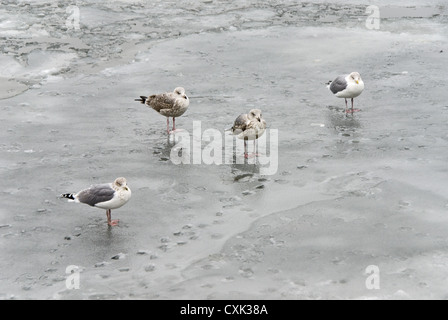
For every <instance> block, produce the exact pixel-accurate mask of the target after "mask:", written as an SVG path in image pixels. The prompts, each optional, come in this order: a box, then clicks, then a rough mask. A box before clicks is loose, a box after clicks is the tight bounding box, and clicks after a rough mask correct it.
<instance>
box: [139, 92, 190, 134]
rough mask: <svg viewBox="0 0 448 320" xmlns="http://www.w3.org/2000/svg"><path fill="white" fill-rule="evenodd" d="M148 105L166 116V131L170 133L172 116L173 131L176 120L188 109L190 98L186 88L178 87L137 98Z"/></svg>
mask: <svg viewBox="0 0 448 320" xmlns="http://www.w3.org/2000/svg"><path fill="white" fill-rule="evenodd" d="M135 101H139V102H141V103H143V104H146V105H147V106H149V107H151V108H152V109H154V110H155V111H157V112H158V113H160V114H161V115H162V116H165V117H166V131H167V132H168V133H170V117H172V118H173V131H174V130H176V125H175V121H176V118H177V117H180V116H181V115H183V114H184V113H185V111H187V109H188V106H189V105H190V100H189V99H188V97H187V95H186V94H185V89H184V88H182V87H177V88H176V89H174V90H173V92H166V93H160V94H154V95H151V96H149V97H146V96H140V99H135Z"/></svg>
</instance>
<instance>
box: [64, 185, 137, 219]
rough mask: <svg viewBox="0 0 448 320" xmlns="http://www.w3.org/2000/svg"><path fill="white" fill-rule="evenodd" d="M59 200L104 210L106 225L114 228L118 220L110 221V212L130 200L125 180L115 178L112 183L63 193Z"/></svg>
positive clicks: (129, 191)
mask: <svg viewBox="0 0 448 320" xmlns="http://www.w3.org/2000/svg"><path fill="white" fill-rule="evenodd" d="M60 197H61V198H67V199H69V200H68V201H70V202H79V203H85V204H88V205H89V206H92V207H97V208H101V209H106V216H107V224H108V225H110V226H116V225H117V224H118V220H112V218H111V210H112V209H118V208H120V207H121V206H123V205H124V204H126V202H128V201H129V199H130V198H131V189H129V187H128V186H127V183H126V179H125V178H117V179H115V181H114V182H113V183H104V184H95V185H92V186H91V187H90V188H88V189H84V190H82V191H79V192H78V193H64V194H61V195H60Z"/></svg>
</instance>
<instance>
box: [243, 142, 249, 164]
mask: <svg viewBox="0 0 448 320" xmlns="http://www.w3.org/2000/svg"><path fill="white" fill-rule="evenodd" d="M244 158H246V159H247V158H249V155H248V154H247V140H246V139H244Z"/></svg>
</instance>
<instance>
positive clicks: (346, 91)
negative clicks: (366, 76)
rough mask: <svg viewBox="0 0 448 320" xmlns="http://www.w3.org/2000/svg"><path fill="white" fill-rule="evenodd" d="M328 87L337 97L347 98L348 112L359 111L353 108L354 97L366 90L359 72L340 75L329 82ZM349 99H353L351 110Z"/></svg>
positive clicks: (346, 106)
mask: <svg viewBox="0 0 448 320" xmlns="http://www.w3.org/2000/svg"><path fill="white" fill-rule="evenodd" d="M328 88H329V89H330V91H331V92H332V93H333V94H334V95H335V96H336V97H338V98H344V99H345V112H346V113H349V112H350V113H353V112H355V111H359V110H358V109H353V99H354V98H356V97H357V96H359V95H360V94H361V92H362V91H363V90H364V82H363V81H362V79H361V75H360V74H359V73H358V72H352V73H350V74H347V75H341V76H338V77H337V78H336V79H334V80H333V81H331V82H330V83H329V85H328ZM347 99H351V100H352V108H351V111H348V105H347Z"/></svg>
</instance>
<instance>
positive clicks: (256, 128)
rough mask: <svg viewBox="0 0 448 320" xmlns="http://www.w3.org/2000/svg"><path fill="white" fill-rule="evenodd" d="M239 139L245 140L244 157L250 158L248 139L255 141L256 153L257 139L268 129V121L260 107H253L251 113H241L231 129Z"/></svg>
mask: <svg viewBox="0 0 448 320" xmlns="http://www.w3.org/2000/svg"><path fill="white" fill-rule="evenodd" d="M229 130H230V131H231V132H232V133H233V134H234V135H236V136H237V137H238V139H243V140H244V157H245V158H248V157H249V155H248V153H247V140H253V141H254V155H255V143H256V140H257V139H258V138H259V137H261V136H262V135H263V133H264V131H265V130H266V121H265V120H264V119H263V118H262V113H261V110H260V109H252V110H250V111H249V113H243V114H240V115H239V116H238V117H237V118H236V119H235V121H234V123H233V126H232V127H231V128H230V129H229Z"/></svg>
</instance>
